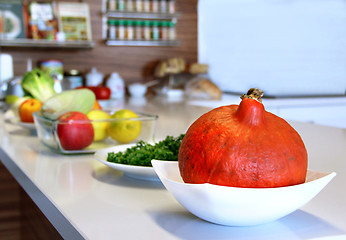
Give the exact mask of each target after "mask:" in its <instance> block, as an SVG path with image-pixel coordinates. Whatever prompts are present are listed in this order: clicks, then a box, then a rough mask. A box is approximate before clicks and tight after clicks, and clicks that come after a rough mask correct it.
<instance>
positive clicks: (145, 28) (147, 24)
mask: <svg viewBox="0 0 346 240" xmlns="http://www.w3.org/2000/svg"><path fill="white" fill-rule="evenodd" d="M150 33H151V31H150V21H143V38H144V39H145V40H150V39H151V36H150Z"/></svg>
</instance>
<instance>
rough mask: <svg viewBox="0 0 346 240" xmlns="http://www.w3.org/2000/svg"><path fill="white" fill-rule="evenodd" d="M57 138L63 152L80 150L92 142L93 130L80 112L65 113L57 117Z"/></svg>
mask: <svg viewBox="0 0 346 240" xmlns="http://www.w3.org/2000/svg"><path fill="white" fill-rule="evenodd" d="M58 120H59V123H58V136H59V140H60V144H61V146H62V147H63V148H64V149H65V150H80V149H82V148H85V147H87V146H89V145H90V144H91V143H92V142H93V140H94V128H93V125H92V124H91V122H90V120H89V118H88V117H87V116H86V115H85V114H84V113H81V112H67V113H64V114H63V115H61V116H60V117H59V119H58Z"/></svg>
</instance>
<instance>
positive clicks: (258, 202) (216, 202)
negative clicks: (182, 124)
mask: <svg viewBox="0 0 346 240" xmlns="http://www.w3.org/2000/svg"><path fill="white" fill-rule="evenodd" d="M152 165H153V167H154V170H155V172H156V174H157V175H158V176H159V178H160V180H161V181H162V183H163V184H164V185H165V187H166V189H167V190H168V191H169V192H170V193H172V194H173V196H174V197H175V198H176V199H177V201H178V202H179V203H180V204H181V205H182V206H183V207H184V208H186V209H187V210H188V211H190V212H191V213H192V214H194V215H196V216H197V217H199V218H201V219H204V220H206V221H209V222H212V223H216V224H221V225H227V226H252V225H258V224H264V223H268V222H271V221H274V220H277V219H279V218H281V217H284V216H286V215H288V214H289V213H291V212H293V211H295V210H297V209H298V208H300V207H301V206H303V205H304V204H306V203H307V202H309V201H310V200H311V199H312V198H313V197H315V196H316V195H317V194H318V193H319V192H320V191H321V190H322V189H323V188H324V187H325V186H326V185H327V184H328V183H329V182H330V181H331V180H332V179H333V178H334V177H335V176H336V173H335V172H333V173H321V172H315V171H311V170H309V171H308V174H307V178H306V182H305V183H303V184H298V185H294V186H288V187H278V188H238V187H225V186H218V185H212V184H208V183H205V184H186V183H184V182H183V180H182V178H181V176H180V172H179V167H178V162H171V161H158V160H152Z"/></svg>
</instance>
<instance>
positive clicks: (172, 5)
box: [167, 0, 175, 13]
mask: <svg viewBox="0 0 346 240" xmlns="http://www.w3.org/2000/svg"><path fill="white" fill-rule="evenodd" d="M167 8H168V9H167V11H168V12H169V13H175V0H168V6H167Z"/></svg>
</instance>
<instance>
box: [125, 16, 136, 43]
mask: <svg viewBox="0 0 346 240" xmlns="http://www.w3.org/2000/svg"><path fill="white" fill-rule="evenodd" d="M125 25H126V29H125V30H126V35H125V38H126V40H133V38H134V34H133V32H134V31H133V21H132V20H127V21H126V22H125Z"/></svg>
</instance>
